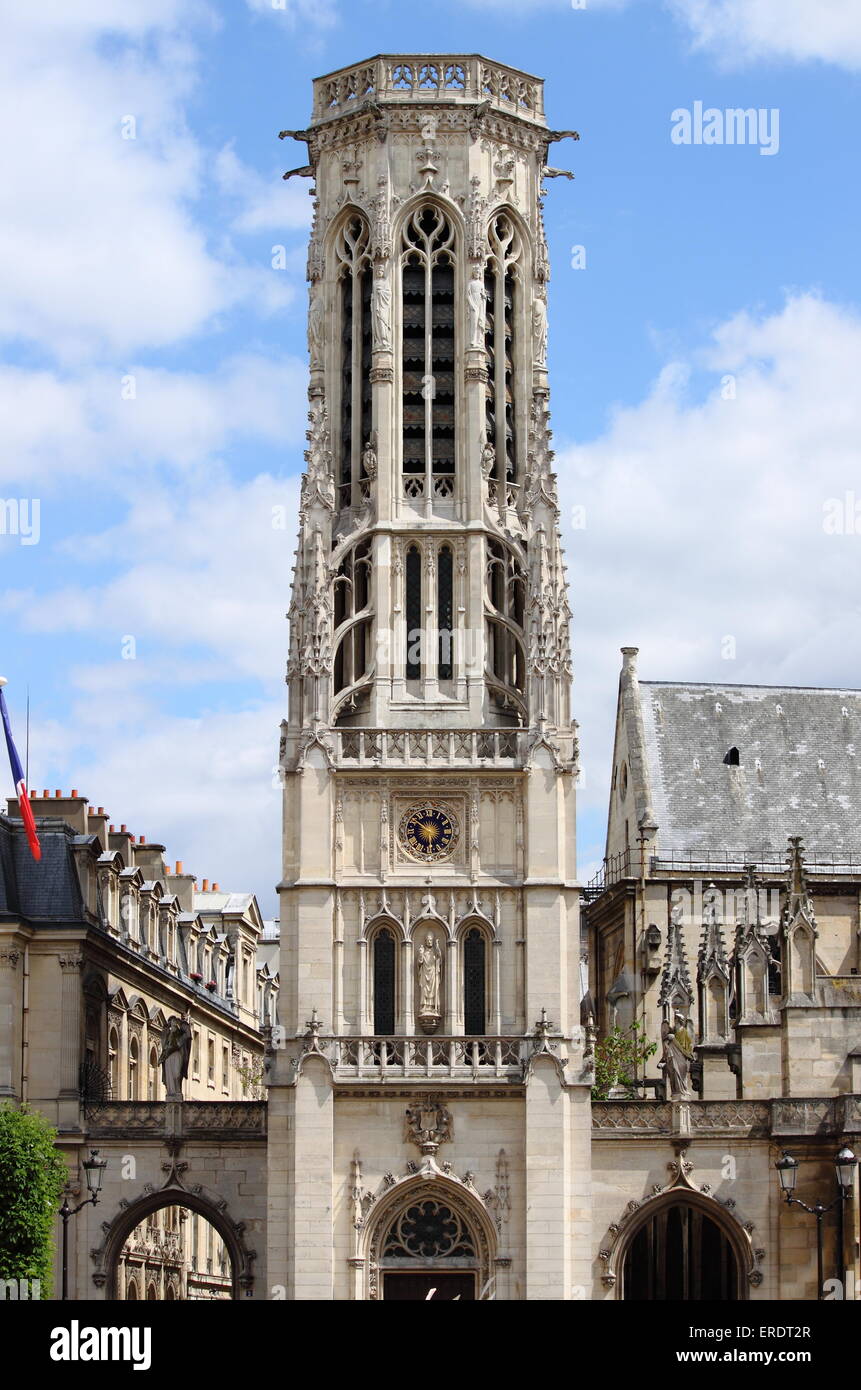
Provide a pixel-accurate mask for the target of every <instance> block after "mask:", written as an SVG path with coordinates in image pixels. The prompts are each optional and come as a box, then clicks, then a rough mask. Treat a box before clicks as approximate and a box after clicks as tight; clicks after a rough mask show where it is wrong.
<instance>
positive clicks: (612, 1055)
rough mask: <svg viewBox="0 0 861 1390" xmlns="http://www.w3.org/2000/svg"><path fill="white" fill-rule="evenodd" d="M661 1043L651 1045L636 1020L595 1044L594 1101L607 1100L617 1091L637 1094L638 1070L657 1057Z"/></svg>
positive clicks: (616, 1029) (613, 1031) (614, 1029)
mask: <svg viewBox="0 0 861 1390" xmlns="http://www.w3.org/2000/svg"><path fill="white" fill-rule="evenodd" d="M657 1047H658V1045H657V1043H653V1042H650V1041H649V1039H648V1038H647V1037H646V1034H645V1031H644V1030H643V1028H642V1026H641V1024H640V1023H638V1021H637V1020H636V1019H634V1022H633V1023H632V1024H631V1025H630V1027H628V1028H618V1027H616V1028H613V1029H611V1031H610V1032H609V1033H608V1034H607V1035H606V1037H603V1038H602V1039H601V1040H600V1042H598V1043H596V1044H595V1084H594V1086H593V1087H592V1099H593V1100H606V1099H607V1098H608V1096H609V1094H610V1092H611V1090H613V1088H614V1087H617V1086H621V1087H623V1088H624V1090H625V1091H627V1092H628V1093H629V1094H630V1095H633V1094H634V1085H635V1082H636V1079H637V1070H638V1068H639V1066H640V1064H641V1063H643V1062H645V1060H646V1058H647V1057H652V1056H654V1054H655V1052H656V1051H657Z"/></svg>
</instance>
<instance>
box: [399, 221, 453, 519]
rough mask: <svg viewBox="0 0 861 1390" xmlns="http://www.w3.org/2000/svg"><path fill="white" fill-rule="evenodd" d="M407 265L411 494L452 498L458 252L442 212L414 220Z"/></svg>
mask: <svg viewBox="0 0 861 1390" xmlns="http://www.w3.org/2000/svg"><path fill="white" fill-rule="evenodd" d="M401 264H402V280H401V292H402V302H401V329H402V349H401V351H402V367H403V405H402V409H403V422H402V423H403V434H402V438H403V483H404V494H405V496H406V497H407V498H409V499H413V500H415V499H418V498H428V499H430V498H438V499H445V498H448V497H451V496H452V495H453V493H454V473H455V393H454V354H455V299H454V291H455V283H454V275H455V249H454V232H453V229H452V227H451V225H450V223H449V222H448V220H447V218H446V217H445V215H444V213H443V212H442V211H441V210H440V209H439V208H437V207H435V206H433V205H432V204H428V205H426V206H424V207H420V208H417V209H416V211H415V212H414V213H413V214H412V216H411V217H409V218H408V219H407V223H406V226H405V228H404V240H403V252H402V256H401Z"/></svg>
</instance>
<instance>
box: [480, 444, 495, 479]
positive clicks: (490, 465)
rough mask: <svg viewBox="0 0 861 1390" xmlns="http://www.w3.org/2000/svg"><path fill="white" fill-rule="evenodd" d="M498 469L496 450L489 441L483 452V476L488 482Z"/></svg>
mask: <svg viewBox="0 0 861 1390" xmlns="http://www.w3.org/2000/svg"><path fill="white" fill-rule="evenodd" d="M495 468H496V450H495V449H494V447H493V445H492V444H491V442H490V440H489V439H488V440H487V442H486V444H485V446H484V448H483V449H482V451H481V476H482V478H484V480H485V482H487V481H488V480H489V479H490V478H492V477H493V473H494V469H495Z"/></svg>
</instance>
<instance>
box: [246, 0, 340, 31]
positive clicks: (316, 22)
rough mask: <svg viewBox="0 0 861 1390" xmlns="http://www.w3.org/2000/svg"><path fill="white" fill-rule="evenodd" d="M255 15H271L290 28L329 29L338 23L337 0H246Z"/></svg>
mask: <svg viewBox="0 0 861 1390" xmlns="http://www.w3.org/2000/svg"><path fill="white" fill-rule="evenodd" d="M245 3H246V4H247V6H248V8H249V10H252V11H253V12H254V13H255V14H261V15H271V16H272V18H273V19H276V20H280V21H281V23H285V22H286V24H287V25H288V27H289V28H291V29H295V28H296V27H297V26H298V25H299V24H307V25H308V26H309V27H310V28H313V29H328V28H330V27H331V26H332V25H333V24H335V23H336V22H337V18H338V7H337V5H336V4H335V0H245Z"/></svg>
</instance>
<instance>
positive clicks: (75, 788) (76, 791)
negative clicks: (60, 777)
mask: <svg viewBox="0 0 861 1390" xmlns="http://www.w3.org/2000/svg"><path fill="white" fill-rule="evenodd" d="M77 798H78V789H77V787H73V788H72V800H73V801H76V800H77Z"/></svg>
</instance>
